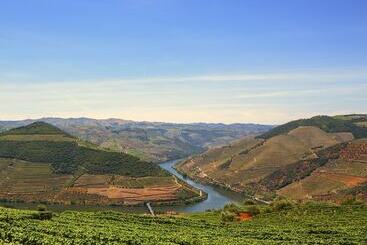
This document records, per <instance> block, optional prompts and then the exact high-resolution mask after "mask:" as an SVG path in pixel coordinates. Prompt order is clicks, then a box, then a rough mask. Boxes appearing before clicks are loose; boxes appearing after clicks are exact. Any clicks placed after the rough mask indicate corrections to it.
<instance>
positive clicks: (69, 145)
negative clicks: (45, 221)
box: [0, 122, 199, 205]
mask: <svg viewBox="0 0 367 245" xmlns="http://www.w3.org/2000/svg"><path fill="white" fill-rule="evenodd" d="M0 177H1V178H0V179H1V180H0V198H1V199H3V200H12V201H14V200H21V201H24V202H35V201H38V202H48V203H60V204H71V203H75V204H93V205H104V204H120V205H125V204H138V203H142V202H145V201H153V202H180V201H183V200H189V199H193V198H196V197H198V196H199V194H198V192H197V191H196V190H194V189H192V188H191V187H189V186H188V185H186V184H184V183H181V182H180V181H178V180H177V179H176V178H175V177H174V176H172V175H170V174H169V173H168V172H166V171H164V170H163V169H161V168H160V167H159V166H158V165H156V164H154V163H151V162H145V161H142V160H140V159H139V158H137V157H135V156H132V155H129V154H125V153H118V152H111V151H105V150H101V149H99V147H97V146H96V145H93V144H91V143H89V142H85V141H82V140H79V139H78V138H76V137H74V136H71V135H69V134H67V133H64V132H63V131H62V130H60V129H59V128H56V127H55V126H52V125H50V124H47V123H45V122H34V123H32V124H30V125H27V126H23V127H19V128H15V129H11V130H9V131H6V132H3V133H1V134H0Z"/></svg>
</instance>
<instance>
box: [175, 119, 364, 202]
mask: <svg viewBox="0 0 367 245" xmlns="http://www.w3.org/2000/svg"><path fill="white" fill-rule="evenodd" d="M177 169H178V170H179V171H180V172H183V173H185V174H187V175H188V176H190V177H191V178H196V179H199V180H202V181H204V182H210V183H213V184H217V185H221V186H224V187H227V188H230V189H232V190H235V191H239V192H245V193H248V194H251V195H257V196H261V197H262V198H269V199H271V198H273V197H275V196H276V195H281V196H286V197H290V198H293V199H299V200H307V199H321V200H333V201H340V200H342V199H344V198H347V197H348V196H352V197H353V198H355V197H358V198H360V199H363V200H366V201H367V115H343V116H335V117H329V116H317V117H313V118H310V119H301V120H297V121H292V122H289V123H286V124H284V125H280V126H278V127H275V128H273V129H272V130H270V131H268V132H266V133H264V134H262V135H259V136H257V137H245V138H244V139H242V140H240V141H238V142H235V143H232V144H230V145H227V146H223V147H219V148H215V149H210V150H208V151H206V152H204V153H202V154H199V155H196V156H193V157H190V158H188V159H187V160H185V161H183V162H181V163H180V164H179V165H178V166H177Z"/></svg>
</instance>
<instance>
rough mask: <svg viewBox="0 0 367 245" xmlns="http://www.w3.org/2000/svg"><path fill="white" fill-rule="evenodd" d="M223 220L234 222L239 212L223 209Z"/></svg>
mask: <svg viewBox="0 0 367 245" xmlns="http://www.w3.org/2000/svg"><path fill="white" fill-rule="evenodd" d="M221 220H222V221H223V222H234V221H236V220H237V214H235V213H232V212H228V211H223V212H222V213H221Z"/></svg>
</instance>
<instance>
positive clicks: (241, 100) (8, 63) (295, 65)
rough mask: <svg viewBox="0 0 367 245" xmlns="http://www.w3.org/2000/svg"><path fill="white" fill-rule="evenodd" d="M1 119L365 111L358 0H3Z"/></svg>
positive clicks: (366, 65) (361, 4) (366, 54)
mask: <svg viewBox="0 0 367 245" xmlns="http://www.w3.org/2000/svg"><path fill="white" fill-rule="evenodd" d="M0 5H1V6H0V111H1V113H0V119H22V118H37V117H42V116H61V117H79V116H87V117H95V118H109V117H117V118H125V119H134V120H149V121H172V122H199V121H207V122H225V123H231V122H259V123H282V122H286V121H288V120H292V119H296V118H300V117H309V116H313V115H317V114H340V113H366V112H367V111H366V105H367V99H366V97H367V96H366V94H367V15H366V12H367V2H366V1H364V0H360V1H357V0H323V1H320V0H279V1H273V0H119V1H118V0H104V1H101V0H23V1H21V0H2V1H1V4H0Z"/></svg>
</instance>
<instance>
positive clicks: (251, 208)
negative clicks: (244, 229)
mask: <svg viewBox="0 0 367 245" xmlns="http://www.w3.org/2000/svg"><path fill="white" fill-rule="evenodd" d="M247 212H249V213H250V214H251V215H252V216H255V215H258V214H260V208H259V207H258V206H256V205H253V206H249V207H248V208H247Z"/></svg>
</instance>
